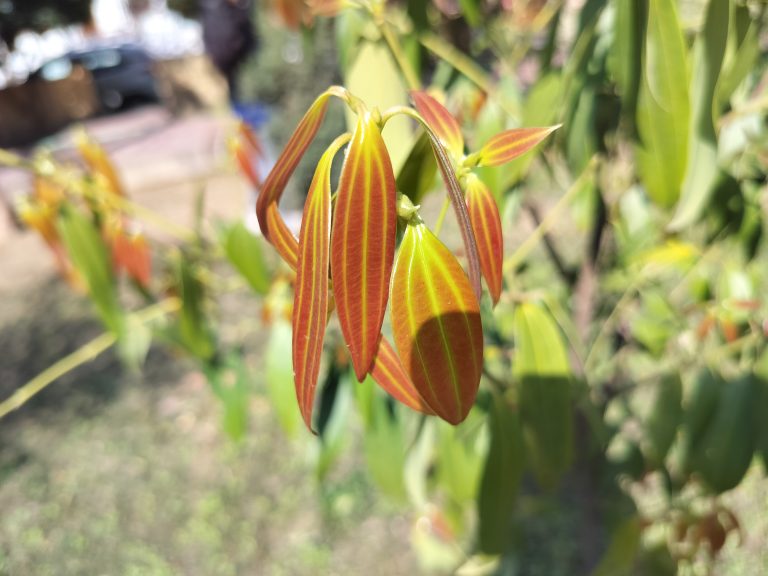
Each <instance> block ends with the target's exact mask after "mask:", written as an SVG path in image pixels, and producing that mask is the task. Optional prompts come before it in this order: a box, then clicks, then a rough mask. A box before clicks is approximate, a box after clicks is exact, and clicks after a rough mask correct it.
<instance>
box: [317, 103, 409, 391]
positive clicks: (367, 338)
mask: <svg viewBox="0 0 768 576" xmlns="http://www.w3.org/2000/svg"><path fill="white" fill-rule="evenodd" d="M396 220H397V213H396V210H395V175H394V173H393V172H392V164H391V162H390V159H389V154H388V153H387V149H386V147H385V146H384V140H383V139H382V137H381V132H380V131H379V127H378V125H377V124H376V122H375V121H374V120H373V119H372V117H371V115H370V114H368V113H366V114H365V115H364V116H360V118H359V119H358V122H357V126H356V128H355V132H354V134H353V135H352V142H351V144H350V146H349V152H348V154H347V158H346V160H345V161H344V166H343V168H342V170H341V177H340V180H339V191H338V195H337V197H336V207H335V211H334V217H333V230H332V232H331V279H332V280H333V293H334V297H335V299H336V311H337V314H338V316H339V323H340V324H341V331H342V333H343V334H344V339H345V340H346V342H347V346H348V347H349V351H350V355H351V357H352V366H353V367H354V369H355V375H356V376H357V379H358V380H360V381H362V380H363V378H365V375H366V374H367V373H368V372H369V370H370V369H371V364H372V363H373V358H374V356H375V354H376V349H377V347H378V344H379V334H380V333H381V325H382V323H383V322H384V313H385V310H386V307H387V297H388V293H389V279H390V276H391V273H392V261H393V259H394V253H395V234H396Z"/></svg>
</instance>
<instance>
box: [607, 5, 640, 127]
mask: <svg viewBox="0 0 768 576" xmlns="http://www.w3.org/2000/svg"><path fill="white" fill-rule="evenodd" d="M614 6H615V8H616V17H615V20H614V25H615V31H614V38H613V54H612V56H613V58H612V59H611V60H610V63H611V64H613V66H612V71H613V75H614V77H615V78H616V84H617V85H618V89H619V94H620V95H621V100H622V105H623V108H624V110H625V113H626V114H627V115H629V116H632V117H634V115H635V111H636V106H637V93H638V90H639V89H640V78H641V75H642V73H643V71H642V51H643V36H644V35H645V21H646V17H645V10H646V0H622V1H620V2H615V3H614Z"/></svg>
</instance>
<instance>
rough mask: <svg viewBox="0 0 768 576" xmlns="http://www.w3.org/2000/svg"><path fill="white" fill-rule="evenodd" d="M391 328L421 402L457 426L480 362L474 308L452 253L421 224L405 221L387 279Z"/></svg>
mask: <svg viewBox="0 0 768 576" xmlns="http://www.w3.org/2000/svg"><path fill="white" fill-rule="evenodd" d="M391 298H392V330H393V333H394V337H395V344H396V345H397V350H398V353H399V355H400V358H401V359H402V361H403V366H404V367H405V369H406V371H407V372H408V373H409V374H410V376H411V380H412V381H413V383H414V385H415V387H416V389H417V390H418V391H419V393H420V394H421V396H422V397H423V398H424V400H425V402H426V403H427V405H428V406H429V407H430V408H431V409H432V410H433V411H434V412H435V414H437V415H438V416H440V417H441V418H443V419H444V420H446V421H448V422H450V423H451V424H458V423H459V422H461V421H462V420H464V418H466V416H467V414H468V413H469V410H470V408H471V407H472V404H473V403H474V400H475V396H476V395H477V388H478V385H479V384H480V376H481V373H482V364H483V329H482V324H481V322H480V306H479V304H478V301H477V298H476V297H475V294H474V291H473V290H472V286H471V285H470V282H469V279H468V278H467V275H466V274H465V273H464V270H463V269H462V268H461V266H460V265H459V262H458V261H457V260H456V257H455V256H454V255H453V254H452V253H451V252H450V250H448V248H446V247H445V245H444V244H443V243H442V242H440V240H438V239H437V237H436V236H435V235H434V234H432V232H430V231H429V229H428V228H427V227H426V226H425V225H424V224H422V223H418V224H409V225H408V227H407V229H406V231H405V235H404V237H403V241H402V243H401V245H400V250H399V252H398V256H397V261H396V263H395V269H394V272H393V277H392V296H391Z"/></svg>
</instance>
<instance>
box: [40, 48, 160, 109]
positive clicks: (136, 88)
mask: <svg viewBox="0 0 768 576" xmlns="http://www.w3.org/2000/svg"><path fill="white" fill-rule="evenodd" d="M75 66H82V67H83V68H85V69H86V70H88V71H89V72H90V73H91V75H92V76H93V81H94V84H95V88H96V93H97V95H98V98H99V101H100V103H101V106H102V108H103V109H104V110H105V111H108V112H109V111H115V110H119V109H121V108H123V107H125V106H127V105H130V104H135V103H143V102H156V101H157V100H158V94H157V89H156V87H155V78H154V75H153V70H152V68H153V66H152V58H151V57H150V56H149V54H147V52H146V51H145V50H144V49H143V48H141V47H140V46H136V45H133V44H122V45H119V46H99V47H93V48H89V49H86V50H78V51H73V52H68V53H67V54H64V55H63V56H59V57H58V58H54V59H53V60H49V61H48V62H46V63H45V64H43V65H42V66H41V67H40V68H38V69H37V70H36V71H35V72H33V73H32V75H31V76H30V79H39V80H44V81H49V82H52V81H56V80H61V79H63V78H66V77H68V76H69V75H70V74H71V73H72V70H73V68H74V67H75Z"/></svg>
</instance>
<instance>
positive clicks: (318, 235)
mask: <svg viewBox="0 0 768 576" xmlns="http://www.w3.org/2000/svg"><path fill="white" fill-rule="evenodd" d="M337 150H338V148H334V147H333V146H332V147H330V148H329V149H328V150H326V152H325V153H324V154H323V156H322V157H321V158H320V161H319V163H318V165H317V168H316V169H315V175H314V178H313V179H312V184H310V186H309V193H308V194H307V200H306V203H305V204H304V216H303V218H302V221H301V231H300V232H299V253H298V261H297V266H296V291H295V293H294V299H293V341H292V344H293V347H292V350H293V373H294V383H295V385H296V396H297V398H298V401H299V408H300V409H301V415H302V416H303V417H304V423H305V424H306V425H307V428H309V429H310V430H311V429H312V407H313V405H314V401H315V388H316V386H317V377H318V375H319V374H320V360H321V359H322V354H323V336H324V334H325V324H326V322H327V319H328V267H329V259H330V235H331V164H332V163H333V156H334V155H335V153H336V151H337Z"/></svg>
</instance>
